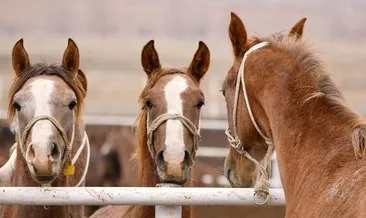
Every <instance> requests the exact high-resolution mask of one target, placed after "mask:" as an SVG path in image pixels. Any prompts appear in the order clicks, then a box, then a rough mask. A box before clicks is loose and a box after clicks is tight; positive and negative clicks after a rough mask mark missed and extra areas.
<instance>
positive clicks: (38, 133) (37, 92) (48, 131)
mask: <svg viewBox="0 0 366 218" xmlns="http://www.w3.org/2000/svg"><path fill="white" fill-rule="evenodd" d="M53 90H54V81H52V80H48V79H37V80H35V81H33V82H32V83H31V93H32V97H33V100H34V108H35V111H34V117H37V116H42V115H49V116H52V114H51V108H50V97H51V94H52V92H53ZM52 134H53V133H52V124H51V123H50V122H49V121H43V120H42V121H38V122H37V123H36V124H35V125H34V126H33V128H32V143H33V144H34V145H39V144H40V145H44V146H46V143H42V142H47V141H48V139H49V138H50V136H51V135H52ZM42 150H43V149H42ZM45 151H47V150H45Z"/></svg>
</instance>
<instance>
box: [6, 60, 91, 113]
mask: <svg viewBox="0 0 366 218" xmlns="http://www.w3.org/2000/svg"><path fill="white" fill-rule="evenodd" d="M79 71H80V70H79ZM41 75H48V76H57V77H59V78H61V79H62V80H63V81H64V82H65V83H66V84H67V85H68V86H69V87H70V88H71V89H72V90H73V91H74V92H75V94H76V98H77V99H76V100H77V107H76V108H77V116H79V115H80V114H81V110H82V105H83V103H84V98H85V96H86V90H85V89H84V86H83V83H85V82H86V81H84V78H83V76H82V75H81V73H80V72H79V73H78V74H77V76H76V78H71V77H70V75H69V72H68V71H67V70H66V69H65V68H64V67H62V66H55V65H45V64H36V65H34V66H32V67H31V68H29V69H28V70H26V71H24V72H23V73H22V74H21V76H19V77H16V78H15V80H14V82H13V84H12V86H11V88H10V92H9V101H8V119H9V120H12V119H13V118H14V115H15V109H14V107H13V106H12V103H13V97H14V95H15V93H17V92H18V91H19V90H20V89H21V88H22V87H23V86H24V84H25V83H26V82H27V81H28V80H29V79H30V78H33V77H36V76H41Z"/></svg>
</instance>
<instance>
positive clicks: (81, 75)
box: [77, 69, 88, 93]
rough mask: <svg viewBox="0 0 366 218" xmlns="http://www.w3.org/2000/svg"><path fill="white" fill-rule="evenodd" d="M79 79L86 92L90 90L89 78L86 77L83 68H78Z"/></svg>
mask: <svg viewBox="0 0 366 218" xmlns="http://www.w3.org/2000/svg"><path fill="white" fill-rule="evenodd" d="M77 79H78V80H79V81H80V83H81V85H82V86H83V89H84V91H85V93H86V92H87V91H88V80H87V79H86V76H85V74H84V72H83V71H82V70H80V69H79V70H78V75H77Z"/></svg>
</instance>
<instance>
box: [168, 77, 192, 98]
mask: <svg viewBox="0 0 366 218" xmlns="http://www.w3.org/2000/svg"><path fill="white" fill-rule="evenodd" d="M187 87H188V80H187V78H185V77H183V76H182V75H174V76H172V77H171V78H170V79H169V80H168V81H167V82H166V84H165V87H164V91H165V92H171V93H172V94H173V93H174V94H180V93H182V92H184V91H185V90H186V89H187Z"/></svg>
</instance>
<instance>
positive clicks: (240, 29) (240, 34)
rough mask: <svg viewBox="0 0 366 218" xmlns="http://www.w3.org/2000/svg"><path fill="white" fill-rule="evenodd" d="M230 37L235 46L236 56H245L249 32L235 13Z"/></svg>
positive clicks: (230, 28)
mask: <svg viewBox="0 0 366 218" xmlns="http://www.w3.org/2000/svg"><path fill="white" fill-rule="evenodd" d="M229 36H230V40H231V44H232V45H233V51H234V55H235V56H236V57H237V56H243V55H244V53H245V45H246V43H247V31H246V30H245V27H244V24H243V21H241V19H240V17H239V16H238V15H236V14H235V13H234V12H231V20H230V26H229Z"/></svg>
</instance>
